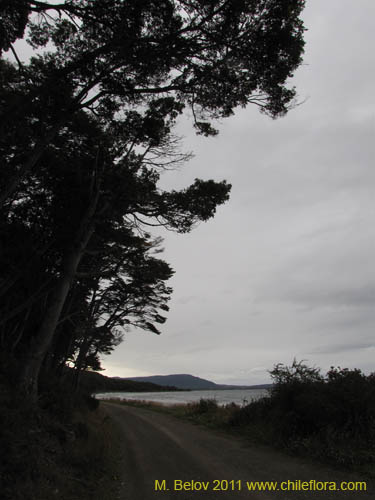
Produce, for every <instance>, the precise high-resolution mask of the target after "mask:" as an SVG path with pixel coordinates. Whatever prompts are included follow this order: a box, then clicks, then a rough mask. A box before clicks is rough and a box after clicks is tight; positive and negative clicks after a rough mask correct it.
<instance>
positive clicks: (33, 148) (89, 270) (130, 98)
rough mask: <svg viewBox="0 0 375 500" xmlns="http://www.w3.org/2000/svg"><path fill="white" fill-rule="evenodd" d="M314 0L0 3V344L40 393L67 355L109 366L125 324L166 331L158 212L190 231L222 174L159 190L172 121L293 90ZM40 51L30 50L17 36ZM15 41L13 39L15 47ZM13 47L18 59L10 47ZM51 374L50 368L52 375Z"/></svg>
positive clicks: (289, 95) (205, 118)
mask: <svg viewBox="0 0 375 500" xmlns="http://www.w3.org/2000/svg"><path fill="white" fill-rule="evenodd" d="M303 7H304V1H303V0H288V1H287V2H285V1H280V0H256V1H253V0H244V1H241V2H238V1H237V0H229V1H228V0H225V1H224V0H214V1H210V2H201V1H196V0H187V1H185V0H184V1H180V0H177V1H174V0H173V1H172V0H162V1H160V0H158V1H156V0H141V1H137V2H132V1H128V0H120V1H118V0H95V1H91V0H69V1H68V0H66V1H62V2H59V3H56V2H51V3H49V2H48V1H46V2H40V1H36V0H35V1H34V0H17V1H12V2H10V1H5V2H2V4H1V21H2V24H1V28H0V49H2V50H3V52H2V58H1V59H0V132H1V133H0V154H1V158H2V168H1V170H0V181H1V186H2V189H1V192H0V204H1V207H2V209H1V211H0V237H1V240H2V241H4V242H6V243H5V244H3V245H2V250H1V254H0V270H1V281H0V297H1V299H2V302H1V307H0V315H1V319H0V348H1V351H2V358H3V359H2V361H3V363H2V370H3V374H4V376H5V377H8V381H11V382H12V383H16V384H17V385H18V388H19V389H21V390H22V391H23V392H25V393H26V394H27V395H31V396H32V397H33V398H34V399H35V400H36V397H37V393H38V381H39V379H41V380H42V379H46V378H47V379H48V377H49V376H51V378H54V377H57V378H59V377H61V375H62V373H63V372H64V367H65V366H67V365H68V366H70V367H73V368H74V369H75V370H76V378H75V381H74V386H75V387H76V388H78V386H79V378H80V377H79V373H80V372H81V371H82V370H86V369H90V370H100V369H101V366H100V356H101V355H103V354H110V353H111V352H112V350H113V349H114V348H115V347H116V346H117V345H118V344H119V342H121V340H122V338H123V335H124V333H125V332H126V330H127V329H128V328H129V327H130V326H133V327H137V328H141V329H143V330H146V331H149V332H152V333H155V334H159V333H160V331H161V330H160V326H161V325H163V323H164V322H165V320H166V316H165V313H166V312H167V311H168V305H167V304H168V300H169V298H170V295H171V292H172V290H171V288H170V287H168V286H167V281H168V279H170V278H171V276H172V274H173V271H172V269H171V268H170V266H169V265H168V264H167V263H166V262H164V261H163V260H162V259H160V257H159V253H160V244H161V240H160V239H159V238H155V237H153V236H152V234H151V233H150V232H149V231H151V230H152V228H153V227H155V226H161V227H165V228H166V229H168V230H172V231H176V232H178V233H186V232H189V231H191V230H192V229H193V228H194V226H195V225H196V224H198V223H199V222H201V221H208V220H209V219H210V218H212V217H213V216H214V215H215V212H216V209H217V207H218V206H220V205H222V204H223V203H225V202H226V201H227V200H228V198H229V192H230V188H231V186H230V185H229V184H228V183H227V182H225V181H221V182H217V181H214V180H210V179H209V180H202V179H196V180H195V181H194V182H193V183H192V185H190V186H187V187H185V188H184V189H181V190H179V191H176V190H171V191H166V190H162V189H161V188H160V186H159V179H160V175H161V173H162V172H163V171H164V170H165V169H169V168H175V167H176V166H179V165H180V164H182V163H184V162H185V161H186V160H188V159H189V154H186V153H183V152H181V150H180V142H179V138H177V137H176V136H175V135H174V134H173V129H174V126H175V124H176V121H177V119H178V118H179V116H181V114H182V113H184V111H185V110H186V109H189V110H190V113H191V116H192V121H193V126H194V128H195V129H196V131H197V133H200V134H204V135H214V134H216V133H217V131H216V130H215V128H214V126H213V122H214V121H215V120H216V119H218V118H220V117H227V116H230V115H232V114H233V113H234V111H235V109H236V107H238V106H246V105H247V104H255V105H257V106H258V107H259V108H260V109H261V111H263V112H265V113H266V114H268V115H270V116H271V117H273V118H275V117H277V116H281V115H283V114H285V113H286V112H287V110H288V109H289V108H290V106H291V105H292V104H293V99H294V97H295V89H293V88H290V87H289V84H288V79H289V78H290V77H291V76H292V75H293V72H294V70H295V69H296V68H297V67H298V66H299V64H300V63H301V60H302V54H303V47H304V41H303V32H304V27H303V24H302V21H301V20H300V18H299V16H300V14H301V11H302V9H303ZM21 38H24V39H25V40H27V42H28V43H29V45H30V47H31V50H32V51H33V55H32V57H31V58H30V60H29V61H22V60H21V59H22V58H20V57H19V55H18V54H17V45H16V44H15V42H16V40H18V39H21ZM7 51H8V52H7ZM8 55H11V56H12V58H13V60H14V62H10V58H8ZM41 375H42V376H41Z"/></svg>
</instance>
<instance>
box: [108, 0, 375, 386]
mask: <svg viewBox="0 0 375 500" xmlns="http://www.w3.org/2000/svg"><path fill="white" fill-rule="evenodd" d="M303 17H304V20H305V25H306V27H307V28H308V31H307V32H306V36H305V38H306V51H305V57H304V65H303V66H301V68H300V69H299V70H298V71H297V72H296V75H295V78H294V79H293V82H292V83H293V84H294V85H296V86H297V89H298V94H299V100H300V101H304V100H305V102H304V103H303V104H301V105H300V106H299V107H297V108H295V109H294V110H293V111H291V112H290V113H289V114H288V115H287V116H286V117H285V118H282V119H278V120H276V121H273V120H271V119H270V118H268V117H266V116H263V115H261V114H260V113H259V112H258V110H257V109H254V107H253V108H248V109H246V110H242V109H240V110H238V112H237V113H236V115H235V116H234V117H232V118H231V119H227V120H225V121H223V122H222V123H221V124H220V125H219V128H220V134H219V135H218V136H217V137H215V138H209V139H207V138H200V137H196V136H195V135H194V132H193V131H192V130H191V128H190V127H189V126H187V125H186V124H181V125H180V129H179V133H181V134H183V135H184V136H185V138H184V144H185V149H186V150H192V151H193V152H194V154H195V157H194V159H193V160H191V161H190V162H189V163H188V164H187V165H186V166H185V167H184V168H183V169H182V170H180V171H179V172H171V173H167V174H165V175H164V177H163V186H164V187H167V188H182V187H186V186H187V185H189V183H191V182H193V180H194V179H195V178H196V177H200V178H203V179H208V178H214V179H215V180H221V179H227V180H228V181H229V182H230V183H232V185H233V188H232V193H231V199H230V201H229V202H228V203H227V204H226V205H224V206H223V207H221V208H220V209H219V210H218V212H217V215H216V217H215V219H213V220H211V221H209V222H208V223H205V224H201V225H200V226H199V227H197V228H196V229H195V230H194V231H193V232H192V233H190V234H189V235H178V234H177V235H175V234H172V233H163V236H164V237H165V253H164V256H163V258H164V259H165V260H167V261H168V262H169V263H170V264H171V265H172V267H173V268H174V270H175V272H176V273H175V276H174V277H173V279H172V280H171V281H170V282H169V283H170V285H171V286H172V287H173V288H174V294H173V298H172V300H171V302H170V307H171V310H170V312H169V314H168V320H167V323H166V324H165V325H164V327H163V328H162V335H160V336H156V335H154V334H152V333H145V332H142V331H140V330H132V331H131V332H129V333H128V334H126V337H125V341H124V342H123V344H121V345H120V346H119V347H118V348H117V349H116V351H115V352H114V353H113V354H112V355H111V356H109V357H105V358H104V359H103V366H104V368H105V369H106V370H105V372H103V373H104V374H105V375H110V376H115V375H117V376H136V375H155V374H170V373H190V374H193V375H197V376H201V377H204V378H207V379H210V380H213V381H215V382H219V383H241V384H243V383H246V384H256V383H262V382H268V381H269V375H268V372H267V370H269V369H272V367H273V365H274V364H275V363H278V362H283V363H287V364H290V363H291V362H292V360H293V358H294V357H296V358H297V359H298V360H301V359H304V360H307V362H308V363H309V364H311V365H316V366H319V367H321V368H322V369H323V370H324V371H326V370H327V369H329V367H330V366H331V365H335V366H337V365H339V366H341V367H349V368H355V367H356V368H361V369H363V370H364V371H365V372H371V371H375V365H374V359H375V341H374V325H375V308H374V304H375V266H374V260H375V224H374V222H375V196H374V193H375V171H374V157H375V154H374V153H375V145H374V143H375V106H374V83H375V82H374V74H375V64H374V63H375V56H374V41H375V40H374V39H375V34H374V30H373V20H374V17H375V3H374V0H358V1H356V2H354V1H353V0H330V1H328V2H327V0H310V1H307V7H306V9H305V12H304V16H303Z"/></svg>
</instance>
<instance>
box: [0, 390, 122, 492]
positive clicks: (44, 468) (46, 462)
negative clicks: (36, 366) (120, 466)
mask: <svg viewBox="0 0 375 500" xmlns="http://www.w3.org/2000/svg"><path fill="white" fill-rule="evenodd" d="M51 387H52V386H51ZM98 404H99V402H98V401H96V400H95V399H93V398H91V397H90V396H89V395H87V394H86V393H82V392H80V393H73V392H72V390H71V388H70V387H69V386H67V385H60V386H59V390H57V391H56V390H54V391H52V390H51V391H49V390H48V388H47V387H45V390H44V392H43V396H42V397H41V398H40V400H39V405H38V407H37V406H35V404H34V403H33V402H32V401H30V400H28V399H25V398H21V397H18V396H17V394H15V393H14V391H12V392H11V391H9V388H6V386H5V385H4V384H0V449H1V457H0V483H1V485H2V486H1V488H2V491H1V497H2V498H4V500H24V499H26V498H27V499H28V500H53V499H55V498H56V499H64V500H78V499H79V500H89V499H90V500H96V499H97V500H99V499H100V500H107V499H108V500H109V499H111V498H114V496H113V491H114V489H115V488H116V481H114V476H116V466H115V463H114V459H113V457H114V456H115V453H116V450H113V447H114V443H116V438H115V437H114V436H113V434H114V432H115V429H113V428H112V425H111V422H110V421H109V419H108V418H107V417H106V415H105V413H104V412H103V411H102V410H101V409H100V408H98Z"/></svg>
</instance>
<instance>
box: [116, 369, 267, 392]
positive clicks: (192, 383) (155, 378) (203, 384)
mask: <svg viewBox="0 0 375 500" xmlns="http://www.w3.org/2000/svg"><path fill="white" fill-rule="evenodd" d="M121 380H133V381H135V382H148V383H149V382H151V383H154V384H158V385H160V386H163V387H165V386H175V387H178V388H179V389H185V390H186V389H190V390H205V389H206V390H209V389H211V390H224V389H267V388H268V387H270V384H262V385H249V386H245V385H227V384H216V383H215V382H212V381H211V380H206V379H204V378H200V377H195V376H194V375H188V374H185V373H184V374H174V375H151V376H149V377H128V378H125V379H121Z"/></svg>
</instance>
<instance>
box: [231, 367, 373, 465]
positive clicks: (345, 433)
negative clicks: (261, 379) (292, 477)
mask: <svg viewBox="0 0 375 500" xmlns="http://www.w3.org/2000/svg"><path fill="white" fill-rule="evenodd" d="M270 373H271V377H272V378H273V381H274V385H273V387H272V389H271V391H270V396H269V398H263V399H261V400H258V401H254V402H252V403H250V404H249V405H247V406H245V407H243V408H240V409H238V411H236V412H234V414H233V415H232V417H231V419H230V421H229V423H230V425H232V426H237V427H247V428H248V429H249V428H250V427H252V434H253V435H254V434H255V435H258V436H263V437H264V438H265V439H266V440H268V441H271V442H272V443H275V444H278V445H281V446H283V447H287V448H289V449H293V450H298V451H303V452H305V453H308V454H310V455H315V456H319V457H321V458H322V457H324V458H328V459H329V460H331V461H334V462H336V463H342V464H347V465H348V464H353V463H364V462H366V461H367V462H375V458H374V457H375V375H374V374H371V375H369V376H366V375H364V374H363V373H362V372H361V371H360V370H357V369H356V370H349V369H347V368H345V369H341V368H333V367H332V368H331V370H330V371H329V372H328V373H327V374H326V376H322V375H321V373H320V370H319V369H318V368H315V367H313V368H311V367H308V366H307V365H305V364H304V363H303V362H297V361H296V360H294V361H293V364H292V365H291V366H290V367H288V366H285V365H283V364H277V365H276V366H275V367H274V369H273V370H272V371H271V372H270Z"/></svg>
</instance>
